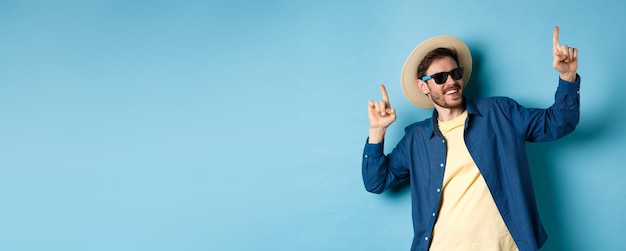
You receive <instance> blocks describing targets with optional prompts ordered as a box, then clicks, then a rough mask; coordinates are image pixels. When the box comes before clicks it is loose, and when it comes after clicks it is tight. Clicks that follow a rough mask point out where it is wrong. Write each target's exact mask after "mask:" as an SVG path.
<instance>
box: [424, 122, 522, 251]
mask: <svg viewBox="0 0 626 251" xmlns="http://www.w3.org/2000/svg"><path fill="white" fill-rule="evenodd" d="M466 118H467V111H465V112H464V113H463V114H461V115H460V116H458V117H457V118H455V119H453V120H451V121H446V122H441V121H439V130H440V131H441V133H442V134H443V136H444V137H445V139H446V141H447V144H448V155H447V159H446V170H445V173H444V180H443V189H442V195H441V196H442V198H441V204H440V209H439V213H438V214H439V215H437V221H436V223H435V228H434V230H433V236H432V243H431V247H430V250H443V251H450V250H480V251H490V250H493V251H510V250H518V249H517V246H516V245H515V242H514V241H513V238H512V237H511V234H510V233H509V230H508V229H507V227H506V225H505V224H504V221H503V220H502V216H501V215H500V212H499V211H498V208H497V207H496V204H495V202H494V200H493V197H491V193H490V192H489V188H488V187H487V183H485V179H484V178H483V176H482V175H481V174H480V171H479V170H478V167H477V166H476V163H474V160H473V159H472V156H470V154H469V152H468V151H467V147H466V146H465V140H464V138H463V132H464V125H465V120H466Z"/></svg>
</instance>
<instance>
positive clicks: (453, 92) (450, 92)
mask: <svg viewBox="0 0 626 251" xmlns="http://www.w3.org/2000/svg"><path fill="white" fill-rule="evenodd" d="M458 92H459V89H452V90H448V91H447V92H445V93H444V94H446V95H450V94H456V93H458Z"/></svg>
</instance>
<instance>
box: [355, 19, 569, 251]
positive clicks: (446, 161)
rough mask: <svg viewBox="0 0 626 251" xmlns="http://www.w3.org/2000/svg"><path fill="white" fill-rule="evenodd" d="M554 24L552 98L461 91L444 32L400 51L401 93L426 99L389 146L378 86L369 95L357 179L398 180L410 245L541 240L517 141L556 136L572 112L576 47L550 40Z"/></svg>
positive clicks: (502, 245)
mask: <svg viewBox="0 0 626 251" xmlns="http://www.w3.org/2000/svg"><path fill="white" fill-rule="evenodd" d="M558 35H559V28H558V27H555V28H554V35H553V55H554V61H553V63H552V65H553V67H554V68H555V69H556V70H557V71H558V72H559V77H560V79H559V85H558V88H557V91H556V94H555V102H554V104H553V105H552V106H551V107H549V108H547V109H536V108H525V107H523V106H521V105H519V104H517V102H515V101H514V100H512V99H510V98H506V97H497V98H483V99H477V100H468V99H466V98H465V97H464V96H463V90H464V87H465V84H466V83H467V81H468V79H469V76H470V73H471V69H472V61H471V54H470V52H469V49H468V48H467V46H466V45H465V44H464V43H463V42H462V41H460V40H458V39H456V38H454V37H450V36H439V37H434V38H431V39H429V40H427V41H425V42H423V43H421V44H420V45H418V46H417V47H416V48H415V50H413V52H412V53H411V54H410V56H409V57H408V59H407V61H406V63H405V65H404V68H403V71H402V88H403V92H404V94H405V96H406V97H407V98H408V99H409V100H410V101H411V102H412V103H413V104H414V105H416V106H419V107H423V108H429V107H434V108H435V109H434V111H433V115H432V117H431V118H429V119H426V120H424V121H421V122H417V123H414V124H412V125H410V126H408V127H406V129H405V133H406V134H405V135H404V137H403V138H402V139H401V140H400V142H399V143H398V145H397V146H396V147H395V148H394V149H393V151H392V152H391V153H389V154H388V155H385V154H384V153H383V144H384V143H383V141H384V136H385V131H386V130H387V128H388V127H389V125H390V124H391V123H393V122H394V121H395V120H396V112H395V110H394V109H393V108H391V106H390V103H389V98H388V96H387V92H386V90H385V86H384V85H381V86H380V89H381V92H382V96H383V100H382V101H379V102H373V101H371V100H370V101H369V103H368V110H369V120H370V129H369V138H368V141H367V143H366V145H365V148H364V151H363V152H364V153H363V166H362V168H363V170H362V171H363V182H364V184H365V188H366V189H367V191H369V192H373V193H382V192H383V191H385V190H386V189H387V188H389V187H392V186H394V185H396V184H398V183H401V182H403V181H405V180H408V181H409V183H410V189H411V201H412V211H413V228H414V234H415V235H414V238H413V245H412V248H411V250H429V249H430V250H446V251H449V250H537V249H538V248H540V247H541V246H542V245H543V244H544V243H545V241H546V239H547V235H546V233H545V231H544V229H543V226H542V224H541V221H540V219H539V215H538V212H537V206H536V202H535V197H534V191H533V188H532V181H531V176H530V170H529V167H528V160H527V157H526V150H525V142H526V141H529V142H536V141H550V140H556V139H559V138H561V137H563V136H565V135H567V134H569V133H570V132H572V131H573V130H574V128H575V127H576V125H577V124H578V120H579V107H580V104H579V92H578V90H579V88H580V77H579V76H578V74H577V73H576V71H577V68H578V51H577V49H575V48H569V47H568V46H566V45H560V44H559V38H558Z"/></svg>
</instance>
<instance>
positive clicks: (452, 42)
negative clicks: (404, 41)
mask: <svg viewBox="0 0 626 251" xmlns="http://www.w3.org/2000/svg"><path fill="white" fill-rule="evenodd" d="M437 48H448V49H454V50H455V51H456V53H457V55H458V58H459V66H460V67H464V71H463V86H464V87H465V86H466V85H467V83H468V81H469V78H470V75H471V74H472V54H471V53H470V51H469V48H467V45H465V43H463V41H461V40H460V39H458V38H456V37H453V36H436V37H432V38H429V39H427V40H426V41H424V42H422V43H421V44H419V45H418V46H417V47H415V49H414V50H413V51H412V52H411V54H410V55H409V57H408V58H407V59H406V62H404V66H403V67H402V75H401V79H400V84H401V85H402V92H404V96H405V97H406V98H407V99H408V100H409V101H410V102H411V103H412V104H413V105H415V106H417V107H421V108H433V107H434V105H433V101H432V100H431V99H430V97H428V96H426V95H424V93H422V92H421V91H420V89H419V87H418V86H417V66H418V65H419V64H420V62H421V61H422V60H423V59H424V57H425V56H426V54H428V53H429V52H431V51H432V50H434V49H437Z"/></svg>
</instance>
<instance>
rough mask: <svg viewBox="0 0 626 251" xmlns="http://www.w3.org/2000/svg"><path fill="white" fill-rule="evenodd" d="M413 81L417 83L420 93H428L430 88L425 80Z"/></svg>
mask: <svg viewBox="0 0 626 251" xmlns="http://www.w3.org/2000/svg"><path fill="white" fill-rule="evenodd" d="M415 83H416V84H417V88H419V89H420V91H421V92H422V93H424V94H425V95H428V94H429V91H430V90H428V84H427V83H426V81H424V80H421V79H418V80H416V81H415Z"/></svg>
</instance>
